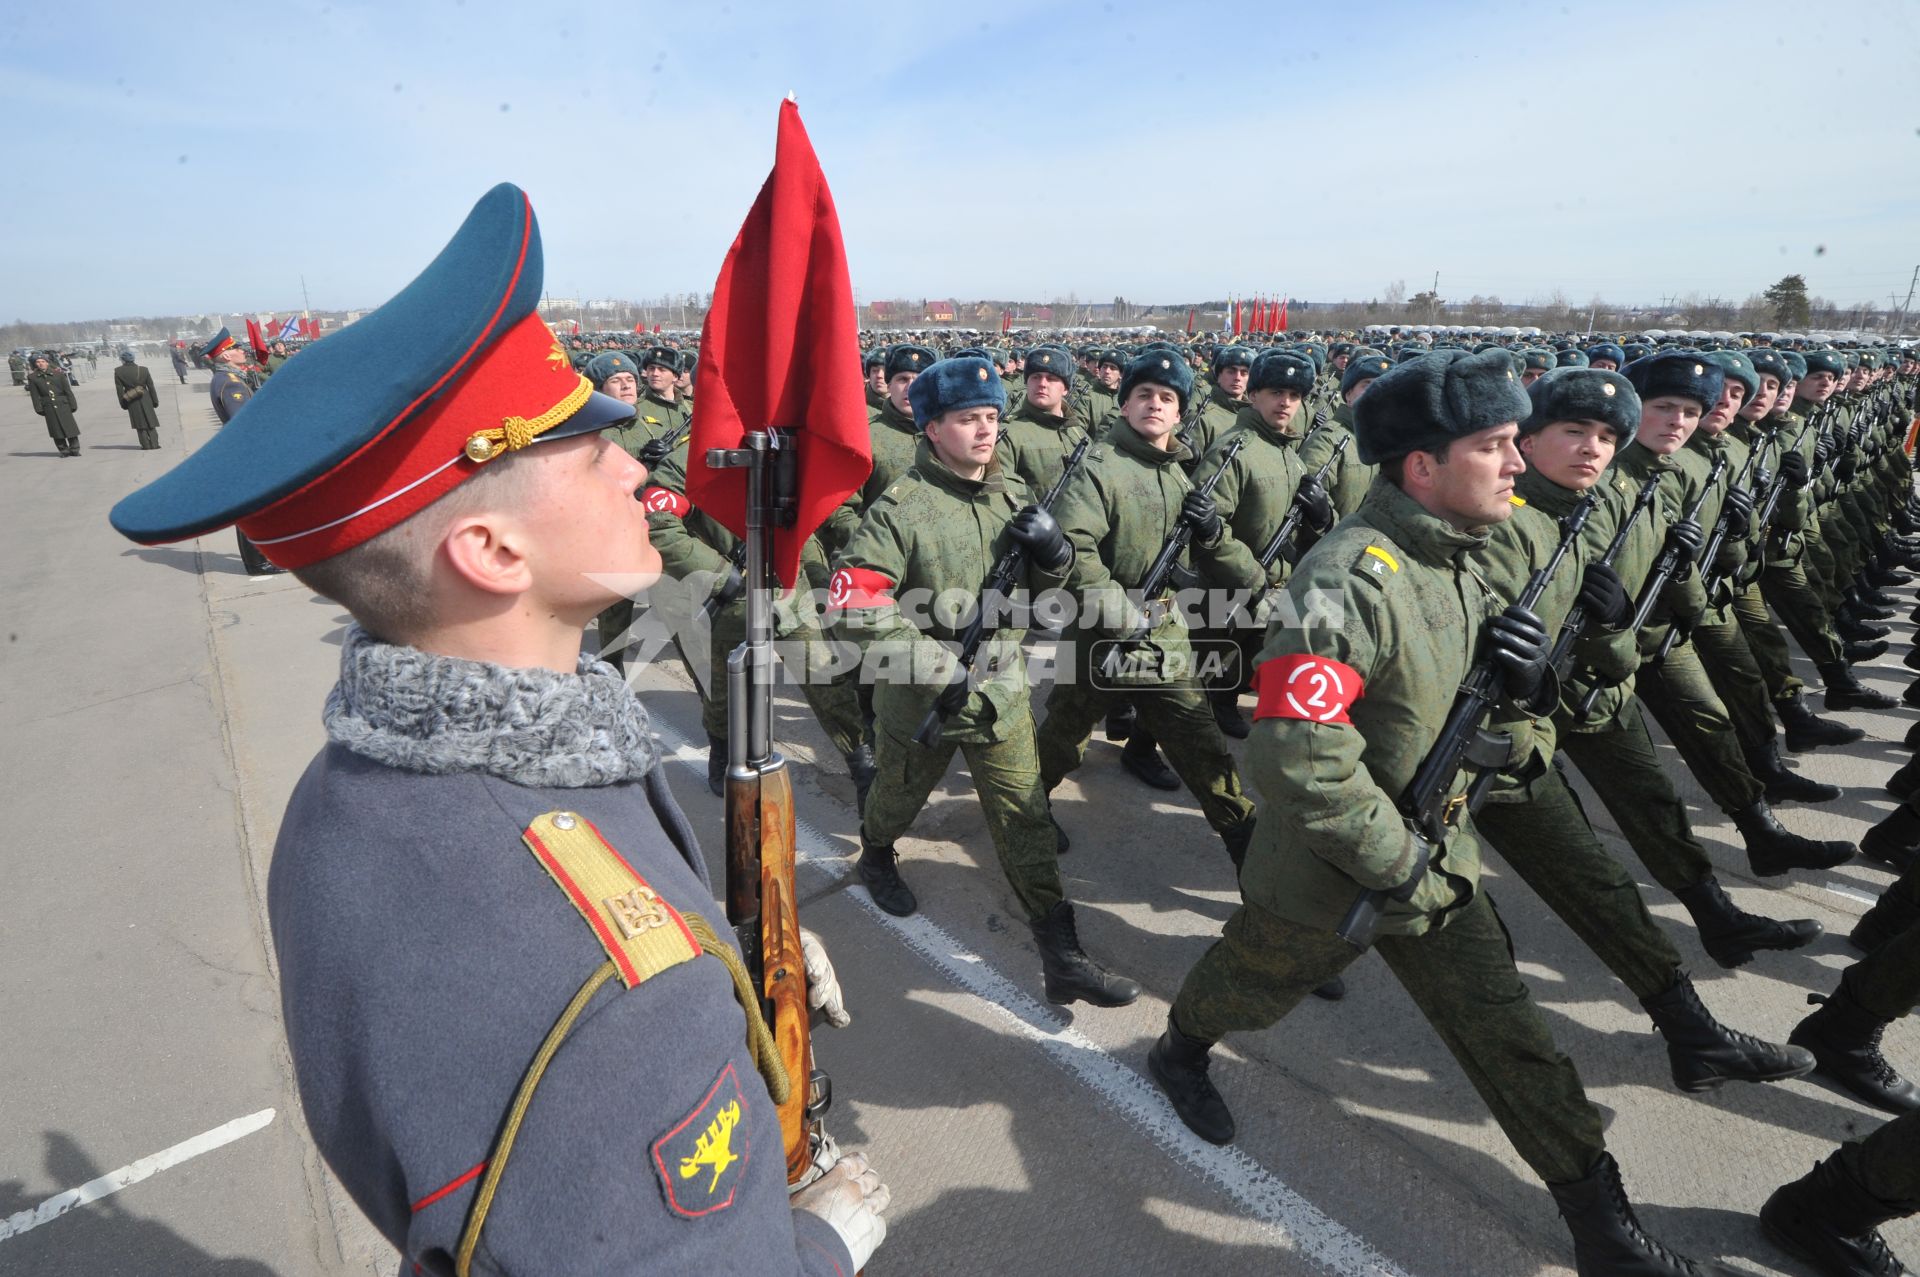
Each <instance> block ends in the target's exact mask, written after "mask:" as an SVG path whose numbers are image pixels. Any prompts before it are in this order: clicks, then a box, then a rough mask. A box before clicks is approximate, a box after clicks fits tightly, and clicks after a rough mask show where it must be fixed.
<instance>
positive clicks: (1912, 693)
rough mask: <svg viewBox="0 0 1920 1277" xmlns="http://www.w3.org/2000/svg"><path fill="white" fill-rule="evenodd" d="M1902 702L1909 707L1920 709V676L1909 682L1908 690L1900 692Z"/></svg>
mask: <svg viewBox="0 0 1920 1277" xmlns="http://www.w3.org/2000/svg"><path fill="white" fill-rule="evenodd" d="M1900 703H1901V704H1902V705H1905V706H1907V707H1908V708H1909V709H1920V678H1916V679H1915V680H1913V682H1911V683H1908V684H1907V690H1906V691H1904V692H1902V693H1900Z"/></svg>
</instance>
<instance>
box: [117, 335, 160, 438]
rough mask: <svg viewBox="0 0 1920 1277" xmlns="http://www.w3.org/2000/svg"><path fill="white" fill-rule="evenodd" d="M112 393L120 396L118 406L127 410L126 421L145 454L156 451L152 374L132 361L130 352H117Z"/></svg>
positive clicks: (156, 419)
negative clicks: (131, 427)
mask: <svg viewBox="0 0 1920 1277" xmlns="http://www.w3.org/2000/svg"><path fill="white" fill-rule="evenodd" d="M113 391H114V393H115V394H117V395H118V396H120V406H121V407H123V408H125V409H126V410H127V420H128V421H129V422H131V423H132V425H133V433H134V436H135V437H136V438H138V439H139V440H140V446H141V448H143V449H145V450H147V451H152V450H153V449H155V448H158V447H159V446H160V414H159V413H158V412H157V411H156V409H157V408H158V406H159V403H160V392H159V391H157V390H155V389H154V388H153V374H152V373H150V372H148V371H147V370H146V369H145V368H142V367H141V366H140V365H139V364H137V363H135V362H134V361H133V352H132V351H131V350H123V351H121V352H120V366H119V367H118V368H115V369H114V370H113Z"/></svg>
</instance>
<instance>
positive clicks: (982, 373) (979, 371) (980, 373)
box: [975, 368, 987, 381]
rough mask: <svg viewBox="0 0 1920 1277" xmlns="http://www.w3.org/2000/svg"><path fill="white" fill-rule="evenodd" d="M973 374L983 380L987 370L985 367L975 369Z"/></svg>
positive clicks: (985, 377)
mask: <svg viewBox="0 0 1920 1277" xmlns="http://www.w3.org/2000/svg"><path fill="white" fill-rule="evenodd" d="M975 375H976V376H978V377H979V378H980V380H982V381H985V380H986V379H987V370H986V369H985V368H980V369H977V370H975Z"/></svg>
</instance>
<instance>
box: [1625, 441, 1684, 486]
mask: <svg viewBox="0 0 1920 1277" xmlns="http://www.w3.org/2000/svg"><path fill="white" fill-rule="evenodd" d="M1674 464H1675V463H1674V460H1673V458H1672V457H1663V456H1661V455H1660V454H1659V453H1657V452H1653V451H1651V450H1649V449H1647V448H1645V447H1643V446H1642V445H1641V443H1640V441H1639V440H1638V439H1635V440H1634V441H1633V442H1632V443H1630V444H1628V445H1627V446H1626V447H1624V448H1622V449H1620V451H1619V452H1618V453H1617V454H1615V456H1614V458H1613V467H1612V468H1613V469H1616V470H1618V471H1620V473H1622V474H1625V475H1631V476H1632V477H1633V478H1635V479H1645V478H1646V477H1647V476H1648V475H1650V474H1654V473H1656V472H1659V473H1665V472H1667V471H1669V470H1672V469H1673V468H1674Z"/></svg>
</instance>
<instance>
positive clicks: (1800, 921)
mask: <svg viewBox="0 0 1920 1277" xmlns="http://www.w3.org/2000/svg"><path fill="white" fill-rule="evenodd" d="M1674 894H1675V895H1676V896H1678V897H1680V903H1681V904H1682V905H1685V906H1686V910H1687V913H1688V915H1689V916H1691V917H1692V918H1693V925H1694V927H1695V928H1696V929H1698V931H1699V932H1700V947H1701V948H1703V949H1705V950H1706V951H1707V956H1708V957H1709V958H1712V959H1713V960H1714V961H1715V962H1717V963H1719V964H1720V965H1721V966H1723V967H1729V968H1731V967H1738V966H1745V965H1746V964H1747V963H1748V962H1751V961H1752V960H1753V955H1754V951H1755V950H1758V949H1779V950H1787V949H1803V948H1805V947H1806V946H1807V945H1810V944H1812V943H1813V942H1814V941H1815V940H1818V939H1819V938H1820V937H1821V936H1823V935H1825V934H1826V928H1825V927H1823V926H1821V925H1820V924H1819V923H1817V922H1815V921H1814V920H1813V919H1811V918H1792V919H1787V920H1782V919H1779V918H1764V917H1761V916H1760V915H1759V914H1754V913H1748V912H1747V911H1746V910H1744V909H1742V908H1741V907H1740V906H1739V905H1736V904H1734V903H1733V901H1732V899H1731V898H1729V897H1728V895H1727V893H1726V892H1725V891H1724V890H1723V889H1722V888H1721V886H1720V881H1719V879H1717V878H1715V877H1713V875H1711V874H1709V875H1707V877H1705V878H1703V879H1701V880H1700V881H1699V882H1696V883H1694V884H1693V886H1691V887H1683V888H1681V889H1680V890H1679V891H1676V892H1675V893H1674Z"/></svg>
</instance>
